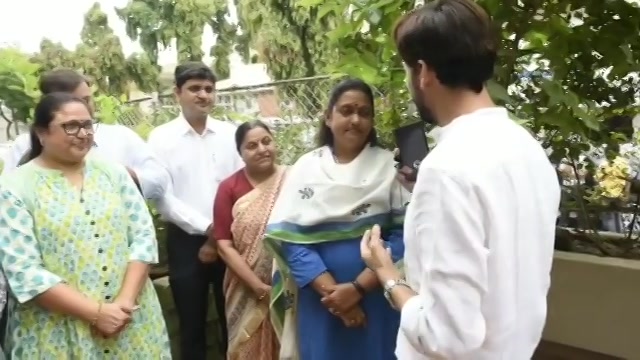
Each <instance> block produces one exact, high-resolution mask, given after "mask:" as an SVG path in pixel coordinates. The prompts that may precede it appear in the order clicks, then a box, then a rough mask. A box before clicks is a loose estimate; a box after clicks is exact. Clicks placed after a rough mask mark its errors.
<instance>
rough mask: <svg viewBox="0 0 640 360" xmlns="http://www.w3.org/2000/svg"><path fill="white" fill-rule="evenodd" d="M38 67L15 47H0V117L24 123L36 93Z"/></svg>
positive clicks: (9, 121)
mask: <svg viewBox="0 0 640 360" xmlns="http://www.w3.org/2000/svg"><path fill="white" fill-rule="evenodd" d="M39 70H40V67H39V66H38V65H37V64H35V63H33V62H31V61H30V59H29V56H28V55H27V54H24V53H22V52H20V51H19V50H17V49H14V48H0V118H2V119H3V120H4V121H6V122H7V123H8V125H9V126H7V137H10V135H12V134H10V130H11V124H13V123H14V122H27V121H28V120H30V119H31V113H32V111H33V107H34V106H35V100H34V99H35V98H36V97H37V96H38V93H39V91H38V72H39Z"/></svg>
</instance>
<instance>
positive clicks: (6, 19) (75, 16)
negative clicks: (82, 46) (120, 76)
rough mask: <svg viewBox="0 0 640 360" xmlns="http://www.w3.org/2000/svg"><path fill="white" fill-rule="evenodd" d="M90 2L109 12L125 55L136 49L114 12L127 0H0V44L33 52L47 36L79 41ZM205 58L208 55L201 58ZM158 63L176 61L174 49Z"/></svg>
mask: <svg viewBox="0 0 640 360" xmlns="http://www.w3.org/2000/svg"><path fill="white" fill-rule="evenodd" d="M94 2H98V3H100V6H101V7H102V10H103V11H104V12H106V13H107V15H108V16H109V25H110V26H111V28H112V29H113V30H114V32H115V33H116V34H117V35H118V36H119V37H120V41H121V42H122V47H123V50H124V52H125V54H126V55H129V54H131V53H132V52H136V51H140V46H139V45H138V44H137V43H134V42H132V41H131V40H130V39H129V37H127V35H126V33H125V25H124V23H123V22H122V21H121V20H120V19H119V18H118V16H117V15H116V13H115V10H114V8H115V7H123V6H125V5H126V4H127V2H128V0H95V1H92V0H58V1H52V0H4V1H2V0H0V47H5V46H16V47H18V48H20V49H21V50H23V51H25V52H37V51H38V49H39V45H40V41H41V40H42V39H43V38H45V37H46V38H49V39H50V40H53V41H54V42H61V43H62V44H63V45H64V46H65V47H67V48H69V49H73V48H75V46H76V45H77V44H78V43H79V42H80V30H81V29H82V25H83V23H84V14H85V13H86V12H87V11H88V10H89V8H90V7H91V6H92V5H93V3H94ZM214 42H215V38H214V36H213V34H212V33H211V29H210V28H207V29H205V32H204V37H203V49H204V51H205V54H208V53H209V48H210V47H211V46H212V45H213V44H214ZM204 61H206V62H208V61H210V59H208V58H205V59H204ZM159 63H160V65H169V64H175V63H176V52H175V50H174V49H171V48H169V49H167V50H166V51H163V52H162V53H161V54H160V56H159Z"/></svg>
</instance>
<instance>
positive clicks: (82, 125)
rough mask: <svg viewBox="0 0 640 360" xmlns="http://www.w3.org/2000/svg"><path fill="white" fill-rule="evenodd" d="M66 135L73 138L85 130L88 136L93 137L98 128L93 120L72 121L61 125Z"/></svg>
mask: <svg viewBox="0 0 640 360" xmlns="http://www.w3.org/2000/svg"><path fill="white" fill-rule="evenodd" d="M60 126H61V127H62V130H64V133H65V134H67V135H71V136H78V135H80V131H82V130H84V132H85V134H86V135H93V134H95V132H96V126H95V125H94V123H93V120H82V121H79V120H72V121H68V122H66V123H63V124H60Z"/></svg>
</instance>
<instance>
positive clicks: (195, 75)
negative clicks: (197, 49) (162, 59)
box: [173, 61, 218, 89]
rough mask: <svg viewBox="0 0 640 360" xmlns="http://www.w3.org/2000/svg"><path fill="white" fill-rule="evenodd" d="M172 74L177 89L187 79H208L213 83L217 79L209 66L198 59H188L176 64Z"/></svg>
mask: <svg viewBox="0 0 640 360" xmlns="http://www.w3.org/2000/svg"><path fill="white" fill-rule="evenodd" d="M173 76H174V81H175V83H176V87H177V88H178V89H180V88H182V85H184V84H185V83H186V82H187V81H189V80H194V79H195V80H209V81H211V82H212V83H214V84H215V83H216V81H217V80H218V79H217V78H216V75H215V74H214V73H213V71H212V70H211V68H209V67H208V66H207V65H206V64H205V63H203V62H199V61H188V62H185V63H182V64H180V65H178V66H176V69H175V70H174V72H173Z"/></svg>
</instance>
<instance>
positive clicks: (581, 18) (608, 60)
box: [298, 0, 640, 161]
mask: <svg viewBox="0 0 640 360" xmlns="http://www.w3.org/2000/svg"><path fill="white" fill-rule="evenodd" d="M478 3H479V4H480V5H481V6H483V7H484V8H485V9H486V10H487V11H488V12H489V14H490V15H491V16H492V17H493V20H494V22H495V23H496V25H497V26H496V27H497V28H498V29H499V30H500V34H501V39H502V40H501V41H502V44H501V51H500V53H499V60H498V66H497V68H496V76H495V79H494V81H492V82H490V83H489V84H488V85H489V89H490V92H491V94H492V95H493V97H494V99H495V100H496V101H497V102H498V103H499V104H502V105H504V106H506V107H507V108H508V109H509V110H510V111H511V112H512V113H513V114H514V116H516V117H517V118H520V119H524V120H525V121H526V125H527V126H528V127H529V128H531V130H532V131H533V132H534V133H535V134H546V139H545V142H546V144H549V145H551V146H552V147H553V148H554V149H557V151H554V153H553V158H554V160H556V161H557V160H559V158H562V157H566V156H567V155H569V156H570V157H572V158H576V157H577V154H579V153H580V152H581V151H583V150H585V149H586V148H587V147H588V146H589V145H588V143H587V142H586V140H587V139H591V140H596V139H598V140H599V141H601V140H603V139H602V137H601V136H600V134H599V129H600V121H601V119H603V118H606V117H608V116H610V115H613V114H619V113H627V112H629V111H632V110H633V108H634V107H635V102H636V101H635V98H636V96H637V86H636V81H637V78H638V77H637V75H634V72H637V71H638V70H640V63H639V62H638V58H637V57H636V56H634V55H633V54H636V53H637V50H638V49H639V47H640V38H638V37H637V36H636V35H635V34H636V33H637V31H638V30H639V24H640V17H639V16H638V15H640V10H639V8H638V5H637V4H632V3H630V2H627V1H624V0H614V1H603V2H591V3H584V2H578V1H574V0H544V1H543V0H536V1H528V2H519V1H517V0H509V1H498V0H478ZM298 6H300V7H302V8H303V9H312V8H314V7H316V8H318V9H319V10H318V12H319V13H321V14H325V16H341V17H342V18H343V21H342V22H340V23H339V24H338V26H337V27H336V28H335V29H333V30H332V31H330V32H329V33H328V42H329V43H330V44H331V46H332V47H333V48H336V49H338V51H339V55H338V56H336V57H337V58H338V59H340V61H338V62H337V63H336V64H334V66H333V68H332V69H333V71H334V72H338V73H346V74H350V75H353V76H359V77H361V78H363V79H364V80H366V81H367V82H369V83H371V84H373V85H376V86H381V87H382V89H381V90H382V91H383V92H384V93H385V100H388V98H390V97H394V99H393V101H391V103H392V104H394V105H395V106H393V107H391V108H389V109H387V110H388V112H387V113H386V114H385V115H387V116H386V117H385V116H383V120H385V121H386V122H385V121H383V124H382V125H383V126H384V127H386V129H389V128H392V127H395V126H397V125H398V123H400V122H402V121H405V119H406V117H407V114H406V112H405V110H404V109H405V108H406V106H402V107H401V108H402V111H398V110H397V109H398V106H397V105H398V104H400V103H403V102H404V103H406V102H407V100H408V98H409V96H408V94H407V92H406V85H405V83H404V78H405V74H404V72H403V71H402V68H401V66H400V62H399V61H400V60H399V57H398V56H397V54H396V51H395V46H394V44H393V39H392V38H391V34H392V33H393V26H394V24H395V21H396V20H397V19H398V18H400V16H402V14H404V13H406V12H407V11H408V10H410V9H412V8H414V6H415V2H414V1H411V0H402V1H392V0H377V1H371V2H363V1H360V0H351V1H344V2H337V1H320V0H299V2H298ZM532 68H533V69H535V71H530V70H531V69H532ZM565 149H568V150H565ZM567 151H568V153H567Z"/></svg>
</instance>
